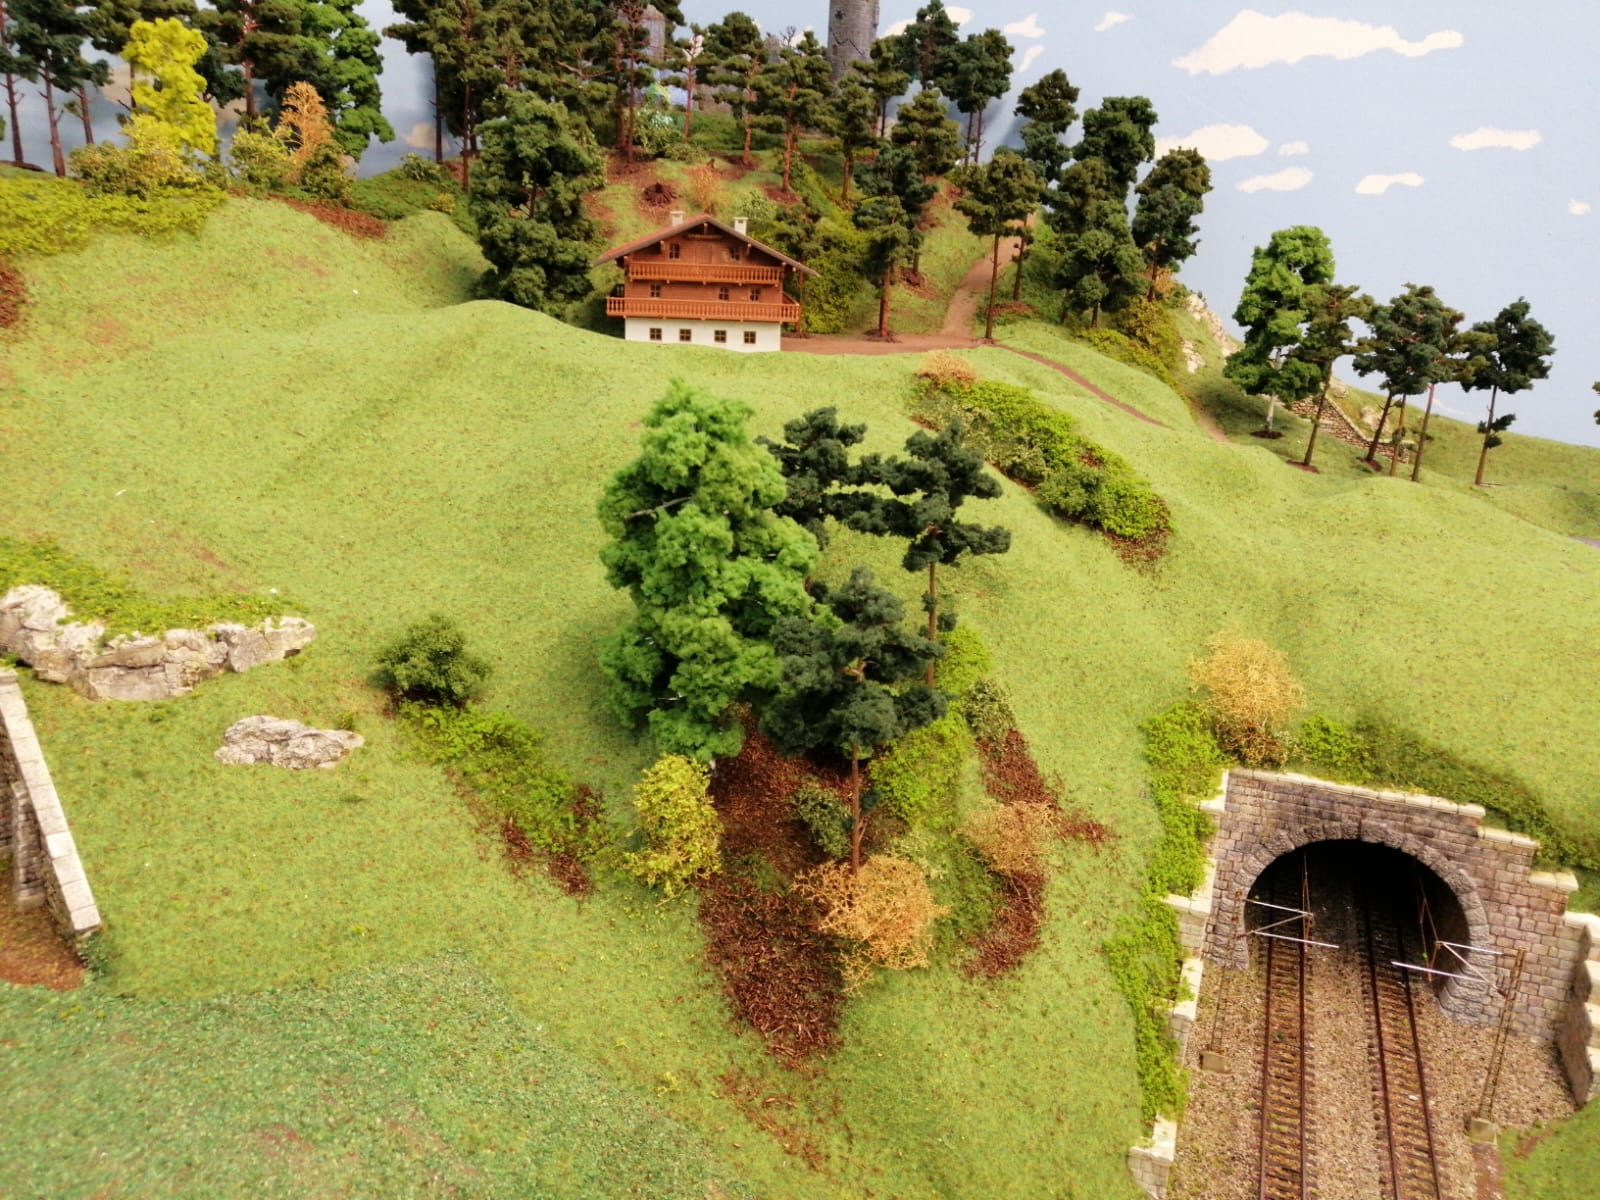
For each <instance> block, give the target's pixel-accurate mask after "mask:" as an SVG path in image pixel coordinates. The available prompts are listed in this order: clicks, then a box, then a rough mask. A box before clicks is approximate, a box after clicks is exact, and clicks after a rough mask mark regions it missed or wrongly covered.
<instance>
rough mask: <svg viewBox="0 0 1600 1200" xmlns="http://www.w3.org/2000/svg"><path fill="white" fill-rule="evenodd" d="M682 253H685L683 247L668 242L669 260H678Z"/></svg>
mask: <svg viewBox="0 0 1600 1200" xmlns="http://www.w3.org/2000/svg"><path fill="white" fill-rule="evenodd" d="M682 253H683V247H682V246H680V245H678V243H677V242H668V243H667V257H668V258H677V257H678V255H680V254H682Z"/></svg>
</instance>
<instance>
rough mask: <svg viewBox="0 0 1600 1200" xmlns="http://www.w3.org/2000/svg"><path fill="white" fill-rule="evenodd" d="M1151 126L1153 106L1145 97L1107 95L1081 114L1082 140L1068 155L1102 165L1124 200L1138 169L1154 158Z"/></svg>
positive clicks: (1136, 176)
mask: <svg viewBox="0 0 1600 1200" xmlns="http://www.w3.org/2000/svg"><path fill="white" fill-rule="evenodd" d="M1155 125H1156V109H1155V105H1153V104H1151V103H1150V101H1149V100H1147V99H1146V98H1145V97H1143V96H1107V97H1106V98H1105V99H1104V100H1102V101H1101V102H1100V106H1099V107H1098V108H1091V109H1090V110H1089V111H1088V112H1086V113H1084V114H1083V140H1082V141H1080V142H1079V143H1078V144H1077V145H1076V146H1075V147H1073V150H1072V156H1073V157H1074V158H1076V159H1078V160H1079V161H1080V162H1081V161H1082V160H1084V159H1087V158H1098V159H1100V160H1101V161H1102V162H1104V163H1105V164H1106V169H1107V170H1108V171H1109V172H1110V175H1111V182H1112V185H1113V186H1114V187H1115V188H1116V189H1117V194H1118V196H1120V197H1123V198H1126V197H1127V195H1128V189H1129V188H1131V187H1132V186H1133V181H1134V180H1135V179H1137V178H1138V176H1139V168H1140V166H1142V165H1143V164H1145V163H1147V162H1149V161H1150V160H1151V159H1152V158H1154V157H1155V153H1156V135H1155V133H1154V132H1152V131H1153V130H1154V129H1155Z"/></svg>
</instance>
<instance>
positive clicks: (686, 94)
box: [683, 70, 695, 142]
mask: <svg viewBox="0 0 1600 1200" xmlns="http://www.w3.org/2000/svg"><path fill="white" fill-rule="evenodd" d="M694 74H695V73H694V72H693V71H692V70H690V71H685V72H684V73H683V82H684V89H683V140H684V141H686V142H687V141H688V140H689V128H690V126H691V125H693V124H694Z"/></svg>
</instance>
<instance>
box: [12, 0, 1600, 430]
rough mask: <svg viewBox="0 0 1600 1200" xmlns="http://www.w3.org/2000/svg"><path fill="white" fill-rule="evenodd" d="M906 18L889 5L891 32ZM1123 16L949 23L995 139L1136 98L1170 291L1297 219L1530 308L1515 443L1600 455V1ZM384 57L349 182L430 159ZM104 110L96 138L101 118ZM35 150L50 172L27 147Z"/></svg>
mask: <svg viewBox="0 0 1600 1200" xmlns="http://www.w3.org/2000/svg"><path fill="white" fill-rule="evenodd" d="M920 2H921V0H882V12H881V20H882V26H883V28H882V32H888V31H890V30H892V29H894V28H895V27H896V24H897V23H898V22H902V21H904V20H907V19H909V18H910V17H912V16H913V15H914V13H915V11H916V8H917V6H918V4H919V3H920ZM1117 4H1118V6H1117V7H1115V8H1110V9H1108V8H1107V7H1105V0H1096V2H1095V3H1081V2H1079V0H1066V2H1061V0H1055V2H1051V0H993V2H990V3H983V4H978V3H973V4H971V5H970V6H961V5H950V6H949V10H950V12H951V14H952V15H953V16H954V17H955V18H957V19H958V20H960V21H961V22H962V31H963V33H974V32H977V31H978V30H980V29H983V28H987V27H991V26H993V27H997V28H1000V29H1002V30H1004V31H1005V33H1006V36H1007V37H1008V38H1009V39H1010V41H1011V43H1012V45H1013V46H1014V47H1015V48H1016V54H1015V56H1014V59H1013V61H1014V63H1015V64H1016V70H1015V73H1014V75H1013V82H1014V88H1013V93H1012V95H1011V96H1010V97H1008V98H1007V99H1006V100H1005V101H1002V102H1000V103H998V104H996V105H995V106H994V107H993V108H992V109H991V110H990V130H991V132H992V134H993V135H994V137H993V138H991V142H992V143H993V142H994V140H995V139H996V138H999V139H1003V138H1005V137H1006V136H1007V135H1008V134H1009V133H1010V132H1011V130H1012V127H1013V125H1014V121H1013V119H1012V118H1011V116H1010V113H1011V108H1012V105H1013V104H1014V101H1015V92H1016V90H1019V89H1020V88H1022V87H1025V86H1026V85H1027V84H1029V83H1031V82H1033V81H1034V80H1036V79H1037V78H1038V77H1039V76H1041V75H1043V74H1044V73H1045V72H1046V71H1049V70H1053V69H1054V68H1057V67H1060V68H1062V69H1064V70H1065V71H1066V72H1067V74H1068V76H1069V77H1070V78H1071V80H1072V82H1073V83H1074V84H1076V85H1077V86H1078V87H1080V88H1081V89H1082V93H1083V95H1082V99H1081V100H1080V105H1079V107H1080V108H1085V107H1089V106H1091V105H1093V104H1095V103H1098V102H1099V101H1100V100H1101V99H1103V98H1104V97H1106V96H1113V95H1144V96H1148V97H1149V98H1150V99H1151V100H1152V101H1153V102H1154V103H1155V107H1156V111H1157V112H1158V113H1159V114H1160V117H1161V120H1160V123H1159V125H1158V126H1157V128H1156V133H1157V135H1158V137H1159V138H1160V139H1161V146H1162V148H1163V149H1166V148H1169V147H1171V146H1175V145H1186V146H1194V147H1196V148H1198V149H1199V150H1201V151H1202V152H1203V153H1204V154H1205V155H1206V157H1207V158H1208V159H1209V160H1210V162H1211V166H1212V179H1213V184H1214V187H1215V190H1214V191H1213V192H1212V193H1211V195H1210V196H1209V197H1207V200H1206V212H1205V214H1204V216H1203V217H1202V219H1201V239H1202V240H1201V246H1200V251H1199V254H1198V255H1197V256H1196V258H1195V259H1193V260H1191V261H1190V262H1189V263H1188V264H1186V265H1185V266H1184V268H1183V271H1182V274H1181V278H1182V279H1183V281H1184V282H1185V283H1187V284H1188V285H1189V286H1190V287H1191V288H1194V289H1195V290H1197V291H1199V292H1201V293H1202V294H1203V295H1204V296H1205V297H1206V299H1207V300H1208V301H1209V302H1210V304H1211V306H1212V307H1213V308H1214V309H1216V310H1217V311H1218V312H1220V313H1222V314H1223V315H1224V316H1225V317H1226V316H1227V315H1228V314H1229V313H1231V312H1232V310H1233V307H1234V305H1235V304H1236V303H1237V301H1238V297H1239V290H1240V287H1241V284H1242V283H1243V280H1244V276H1245V273H1246V271H1247V270H1248V269H1249V265H1250V253H1251V250H1252V249H1253V248H1254V247H1255V246H1258V245H1262V244H1264V243H1265V242H1266V240H1267V238H1268V237H1269V236H1270V235H1271V233H1272V231H1273V230H1275V229H1281V228H1284V227H1286V226H1289V225H1300V224H1309V225H1317V226H1319V227H1321V228H1322V229H1323V230H1324V232H1326V233H1327V235H1328V237H1329V239H1330V241H1331V243H1332V245H1333V250H1334V254H1335V256H1336V258H1337V261H1338V266H1339V278H1340V281H1341V282H1347V283H1355V284H1359V285H1360V286H1361V287H1362V288H1363V289H1365V290H1366V291H1368V292H1370V293H1371V294H1372V295H1373V296H1375V297H1377V298H1378V299H1380V300H1387V299H1389V298H1390V297H1392V296H1394V295H1395V294H1397V293H1398V292H1399V291H1400V290H1401V289H1402V288H1403V287H1404V285H1405V284H1406V283H1408V282H1413V283H1418V284H1432V285H1433V286H1434V287H1435V288H1437V289H1438V292H1439V294H1440V296H1441V297H1442V298H1443V299H1444V300H1445V301H1446V302H1447V303H1449V304H1451V305H1453V306H1455V307H1456V308H1459V309H1462V310H1464V311H1465V312H1466V313H1467V317H1468V320H1469V321H1478V320H1487V319H1489V318H1491V317H1493V316H1494V314H1495V313H1497V312H1498V311H1499V310H1500V309H1501V308H1502V307H1504V306H1505V305H1506V304H1508V303H1510V302H1512V301H1514V300H1516V299H1517V298H1518V297H1524V296H1525V297H1526V298H1527V299H1528V301H1529V302H1530V304H1531V305H1532V313H1533V315H1534V316H1535V317H1536V318H1537V319H1538V320H1540V321H1542V322H1543V323H1544V324H1545V325H1546V326H1547V327H1549V328H1550V330H1551V331H1552V332H1553V333H1554V335H1555V338H1556V355H1555V359H1554V365H1553V369H1552V372H1551V375H1550V378H1549V379H1547V380H1544V381H1541V382H1539V383H1538V384H1536V385H1535V386H1534V387H1533V389H1531V390H1530V391H1527V392H1524V393H1521V394H1520V395H1518V396H1517V397H1515V398H1513V399H1512V400H1511V402H1510V403H1509V404H1505V405H1503V406H1502V410H1504V409H1509V410H1511V411H1514V412H1516V414H1517V418H1518V419H1517V423H1516V425H1515V427H1514V429H1513V432H1516V433H1531V434H1538V435H1541V436H1545V437H1553V438H1560V439H1562V440H1565V441H1575V442H1583V443H1586V444H1589V445H1597V446H1600V426H1596V425H1595V424H1594V420H1593V416H1592V414H1593V412H1594V410H1595V409H1596V408H1597V407H1600V398H1597V397H1596V396H1595V395H1594V393H1593V392H1592V391H1591V390H1590V384H1591V383H1592V382H1594V381H1596V380H1600V341H1597V338H1596V334H1597V331H1600V132H1597V131H1600V83H1597V82H1596V80H1597V75H1596V68H1595V64H1596V63H1597V62H1600V3H1596V0H1534V2H1533V3H1527V4H1521V5H1508V4H1506V3H1504V0H1406V2H1405V3H1404V4H1397V3H1394V2H1393V0H1387V2H1384V0H1338V2H1337V3H1332V2H1325V3H1323V4H1322V5H1320V6H1318V5H1313V4H1310V3H1307V0H1300V3H1298V4H1273V3H1270V2H1268V0H1257V3H1256V6H1255V7H1251V8H1244V7H1240V6H1239V4H1238V3H1237V2H1236V0H1235V2H1227V3H1225V2H1221V0H1162V2H1160V3H1155V2H1154V0H1145V2H1144V3H1135V2H1133V0H1117ZM736 6H737V7H742V8H743V9H744V11H746V12H748V13H749V14H750V15H751V16H753V17H754V18H755V19H756V20H757V22H758V23H760V24H761V26H762V27H763V28H764V29H766V30H769V31H781V30H783V29H786V28H791V27H799V28H806V27H808V26H809V27H813V28H815V29H816V30H817V32H818V35H819V37H820V36H822V35H824V34H825V32H826V26H827V6H826V3H825V2H824V0H744V3H743V4H741V5H736V4H733V3H729V0H684V5H683V7H684V12H685V15H686V17H687V18H688V19H689V20H691V21H695V22H700V23H709V22H711V21H714V20H717V19H720V18H721V17H722V16H724V15H725V14H726V12H727V11H729V10H730V8H732V7H736ZM361 7H362V11H363V13H364V14H366V16H367V17H368V19H369V20H370V21H371V22H372V24H373V25H375V26H377V27H379V28H382V27H383V25H385V24H387V23H388V22H390V21H391V20H392V19H393V17H392V14H391V10H390V8H389V6H388V3H387V0H365V2H364V3H363V4H362V6H361ZM384 54H385V63H386V66H385V72H384V76H383V87H384V100H385V103H384V109H385V112H386V114H387V115H388V117H389V119H390V121H391V122H392V123H393V125H394V126H395V129H396V131H397V132H398V133H399V135H400V137H399V140H398V141H397V142H396V143H395V144H394V145H392V146H389V147H384V148H381V149H379V148H377V147H375V148H374V150H373V152H371V153H369V155H368V156H367V158H366V159H365V160H364V162H363V167H364V168H379V167H382V166H385V165H388V164H390V163H392V162H393V161H394V160H395V159H396V158H397V157H398V156H399V154H400V153H401V152H403V151H404V150H405V149H407V148H408V147H407V146H406V145H405V144H404V143H405V142H406V141H408V140H410V141H411V142H412V143H413V145H415V146H417V147H419V148H431V145H432V141H431V138H432V133H431V123H430V121H431V113H430V111H429V108H428V97H427V95H426V93H425V90H424V86H423V78H424V76H423V72H422V71H421V70H419V68H418V65H417V64H416V63H414V62H412V61H410V60H409V59H408V57H407V56H406V54H405V53H404V51H403V50H402V49H401V48H400V47H399V46H398V45H397V44H395V43H393V42H386V43H385V46H384ZM103 116H104V117H105V121H104V122H102V123H104V124H107V125H109V124H110V120H111V111H110V108H109V106H105V111H104V113H103ZM30 124H33V125H34V126H37V124H38V123H37V122H30ZM63 128H64V130H65V134H66V136H67V138H68V140H69V144H75V142H73V140H72V139H73V134H74V132H75V131H74V129H73V126H72V124H71V123H66V124H64V126H63ZM1070 136H1072V137H1075V136H1076V133H1075V132H1074V134H1072V135H1070ZM28 145H29V153H30V157H32V158H33V160H34V161H45V162H48V153H47V152H46V151H45V150H44V143H43V139H42V137H40V136H39V134H38V131H37V130H35V131H34V132H31V133H30V136H29V139H28ZM1344 366H1345V367H1346V368H1347V367H1348V364H1344ZM1342 374H1344V375H1345V377H1347V378H1349V377H1350V373H1349V371H1348V369H1345V370H1343V371H1342ZM1355 382H1358V383H1360V382H1362V381H1361V380H1355ZM1366 382H1367V383H1368V384H1369V385H1371V384H1372V383H1373V381H1372V380H1368V381H1366ZM1440 400H1441V402H1442V404H1443V407H1444V409H1445V411H1446V412H1449V413H1450V414H1451V415H1453V416H1459V417H1462V418H1464V419H1468V420H1476V419H1478V417H1480V416H1481V410H1482V407H1483V405H1482V403H1481V400H1480V394H1478V393H1463V392H1461V391H1460V390H1459V389H1457V388H1454V387H1450V388H1444V389H1441V391H1440Z"/></svg>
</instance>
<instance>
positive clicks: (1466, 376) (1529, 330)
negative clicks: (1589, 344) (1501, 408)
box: [1461, 300, 1556, 486]
mask: <svg viewBox="0 0 1600 1200" xmlns="http://www.w3.org/2000/svg"><path fill="white" fill-rule="evenodd" d="M1472 333H1474V334H1475V335H1477V336H1478V338H1479V339H1480V345H1479V348H1478V349H1476V350H1475V351H1474V353H1473V356H1472V358H1471V360H1470V362H1469V363H1468V364H1467V366H1466V368H1465V369H1464V370H1463V372H1462V374H1461V386H1462V387H1464V388H1466V389H1467V390H1468V391H1483V390H1485V389H1487V390H1488V392H1489V414H1488V416H1487V417H1486V418H1484V420H1482V421H1480V422H1479V423H1478V432H1479V433H1480V434H1482V435H1483V445H1482V448H1481V449H1479V451H1478V470H1477V473H1476V474H1475V475H1473V477H1472V482H1473V483H1474V484H1475V485H1478V486H1482V484H1483V470H1484V468H1485V467H1486V466H1487V465H1488V463H1489V451H1491V450H1493V449H1494V448H1495V447H1496V446H1498V445H1499V444H1500V443H1501V441H1502V439H1501V437H1500V435H1501V434H1502V433H1504V432H1505V431H1506V430H1507V429H1508V428H1509V427H1510V425H1511V422H1512V421H1514V420H1515V419H1516V414H1514V413H1501V414H1500V415H1499V416H1496V415H1495V402H1496V401H1498V400H1499V399H1500V394H1501V393H1502V392H1504V393H1505V394H1506V395H1508V396H1509V395H1514V394H1515V393H1517V392H1520V391H1523V390H1524V389H1526V388H1530V387H1532V386H1533V384H1534V381H1535V380H1539V379H1544V378H1547V377H1548V376H1549V374H1550V356H1551V355H1552V354H1554V353H1555V348H1556V343H1555V338H1553V337H1552V336H1551V335H1550V331H1549V330H1548V329H1546V328H1545V327H1544V326H1543V325H1541V324H1539V322H1538V321H1535V320H1534V319H1533V318H1532V317H1530V316H1529V315H1528V302H1527V301H1526V300H1518V301H1517V302H1516V303H1514V304H1508V305H1506V306H1505V307H1504V308H1502V309H1501V310H1500V312H1499V313H1498V314H1497V315H1496V316H1495V319H1494V320H1492V321H1479V322H1478V323H1477V324H1475V325H1473V327H1472Z"/></svg>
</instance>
